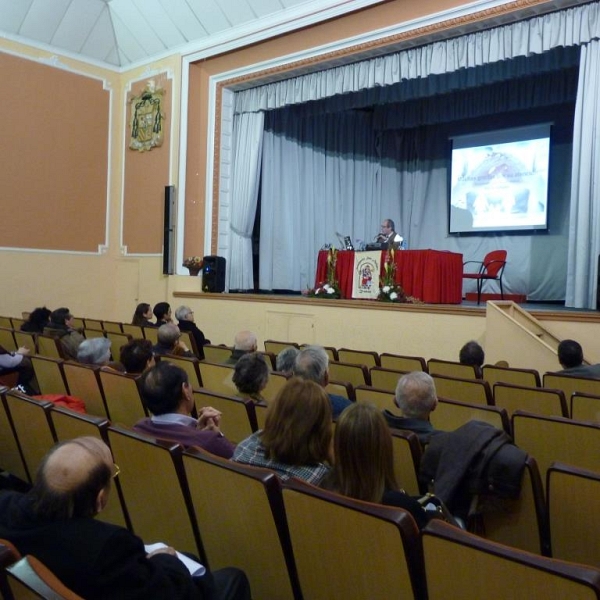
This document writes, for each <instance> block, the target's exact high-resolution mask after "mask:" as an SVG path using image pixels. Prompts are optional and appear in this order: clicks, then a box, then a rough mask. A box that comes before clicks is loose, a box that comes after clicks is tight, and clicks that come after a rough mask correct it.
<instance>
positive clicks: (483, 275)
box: [463, 250, 506, 304]
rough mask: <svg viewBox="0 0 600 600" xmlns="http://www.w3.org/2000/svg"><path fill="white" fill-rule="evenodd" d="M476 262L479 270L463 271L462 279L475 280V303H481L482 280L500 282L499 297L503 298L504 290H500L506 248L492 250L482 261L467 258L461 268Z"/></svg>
mask: <svg viewBox="0 0 600 600" xmlns="http://www.w3.org/2000/svg"><path fill="white" fill-rule="evenodd" d="M472 263H476V264H478V265H479V270H478V271H477V272H476V273H465V272H463V279H475V281H476V282H477V304H480V303H481V288H482V287H483V282H484V281H487V280H490V279H493V280H496V281H499V282H500V297H501V298H502V300H504V291H503V290H502V274H503V273H504V267H505V266H506V250H494V251H493V252H488V253H487V254H486V255H485V258H484V259H483V261H481V262H479V261H478V260H468V261H467V262H465V263H463V269H464V267H465V266H466V265H468V264H472Z"/></svg>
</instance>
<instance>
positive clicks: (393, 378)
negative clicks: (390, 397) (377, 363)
mask: <svg viewBox="0 0 600 600" xmlns="http://www.w3.org/2000/svg"><path fill="white" fill-rule="evenodd" d="M369 374H370V376H371V385H372V386H373V387H374V388H379V389H380V390H388V391H389V392H391V393H392V394H393V393H394V392H395V391H396V386H397V385H398V380H399V379H400V378H401V377H402V375H405V374H406V372H405V371H397V370H396V369H387V368H385V367H372V368H371V370H370V372H369Z"/></svg>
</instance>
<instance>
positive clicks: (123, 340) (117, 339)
mask: <svg viewBox="0 0 600 600" xmlns="http://www.w3.org/2000/svg"><path fill="white" fill-rule="evenodd" d="M105 335H106V337H107V338H108V339H109V340H110V352H111V355H112V359H113V360H119V356H120V355H121V346H124V345H125V344H127V343H129V342H130V341H131V336H130V335H129V334H128V333H121V332H120V331H108V330H105Z"/></svg>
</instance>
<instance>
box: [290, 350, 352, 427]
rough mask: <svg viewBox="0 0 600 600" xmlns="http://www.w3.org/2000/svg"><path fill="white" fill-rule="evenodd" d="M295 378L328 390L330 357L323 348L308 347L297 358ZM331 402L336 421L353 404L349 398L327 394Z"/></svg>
mask: <svg viewBox="0 0 600 600" xmlns="http://www.w3.org/2000/svg"><path fill="white" fill-rule="evenodd" d="M293 375H294V377H301V378H302V379H310V380H311V381H314V382H315V383H318V384H319V385H320V386H321V387H324V388H326V387H327V384H328V383H329V356H327V352H325V349H324V348H323V347H322V346H306V347H305V348H302V350H300V352H299V353H298V356H296V361H295V362H294V371H293ZM327 395H328V396H329V401H330V402H331V412H332V416H333V418H334V419H336V418H337V417H339V416H340V414H341V413H342V411H343V410H344V409H345V408H348V406H350V405H351V404H352V402H350V400H348V398H344V397H343V396H338V395H337V394H327Z"/></svg>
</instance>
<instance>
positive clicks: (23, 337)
mask: <svg viewBox="0 0 600 600" xmlns="http://www.w3.org/2000/svg"><path fill="white" fill-rule="evenodd" d="M13 335H14V338H15V345H16V346H17V347H18V348H22V347H23V346H24V347H25V348H28V349H29V351H30V353H31V354H36V353H37V333H32V332H30V331H18V330H16V329H15V331H14V332H13ZM7 350H8V348H7Z"/></svg>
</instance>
